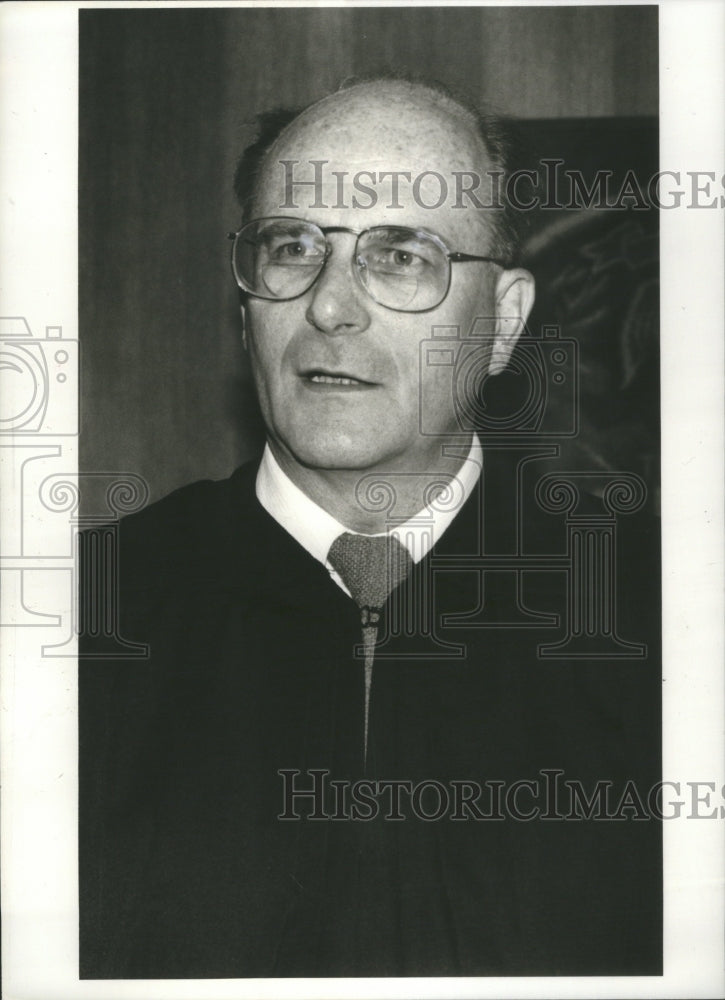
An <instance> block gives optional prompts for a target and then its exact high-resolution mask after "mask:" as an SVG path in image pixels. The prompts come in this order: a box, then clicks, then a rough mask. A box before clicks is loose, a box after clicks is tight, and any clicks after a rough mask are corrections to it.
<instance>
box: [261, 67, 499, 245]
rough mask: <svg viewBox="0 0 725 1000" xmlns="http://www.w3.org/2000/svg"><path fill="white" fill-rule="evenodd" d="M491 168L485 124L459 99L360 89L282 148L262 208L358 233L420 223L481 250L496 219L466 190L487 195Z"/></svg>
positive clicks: (269, 171)
mask: <svg viewBox="0 0 725 1000" xmlns="http://www.w3.org/2000/svg"><path fill="white" fill-rule="evenodd" d="M488 169H489V162H488V158H487V154H486V150H485V147H484V145H483V142H482V141H481V139H480V138H479V136H478V134H477V132H476V129H475V122H474V121H473V119H472V117H471V116H470V115H469V114H468V113H467V112H465V111H464V109H462V108H458V106H457V105H455V104H453V102H450V101H443V102H441V101H438V100H436V99H435V98H434V97H432V96H429V95H427V94H425V93H424V92H417V91H415V90H413V89H411V88H407V89H406V88H405V87H403V88H396V87H395V86H392V87H378V88H369V89H368V88H365V87H361V88H353V90H352V91H350V92H342V93H340V94H335V95H333V96H332V97H330V98H328V99H326V100H324V101H322V102H320V103H319V104H317V105H314V106H313V107H312V108H310V109H309V110H308V111H307V112H305V113H304V114H303V115H302V116H301V117H300V118H298V119H297V120H295V121H294V122H293V123H292V125H291V126H289V127H288V128H287V129H286V130H285V132H284V133H283V134H282V136H281V137H280V138H279V139H278V140H277V141H276V142H275V144H274V145H273V146H272V148H271V149H270V151H269V152H268V153H267V155H266V157H265V160H264V162H263V164H262V169H261V170H260V173H259V178H258V181H257V186H256V191H255V198H254V202H253V212H254V215H256V216H263V215H294V216H299V217H301V218H308V219H312V220H314V221H316V222H318V223H319V224H321V225H323V226H328V225H345V226H349V227H350V228H355V229H364V228H368V227H370V226H374V225H380V224H397V225H411V226H417V227H422V228H427V229H430V230H432V231H434V232H437V233H439V235H441V236H442V237H443V238H444V239H448V240H453V241H457V242H460V241H461V240H463V241H466V243H467V244H470V243H471V241H472V240H475V241H476V244H475V245H476V246H478V247H480V244H481V238H482V236H484V237H487V236H488V233H489V229H490V223H489V220H487V219H486V213H485V211H484V210H482V209H480V208H477V207H476V206H475V204H474V203H473V202H472V200H471V199H469V198H468V197H466V196H465V195H462V193H461V192H462V189H469V188H470V187H471V186H472V185H475V184H478V185H479V194H480V192H483V191H484V190H485V186H486V184H487V183H488V182H489V179H488V177H487V171H488ZM481 200H485V197H484V196H482V197H481ZM465 248H466V247H465V246H457V247H456V249H465Z"/></svg>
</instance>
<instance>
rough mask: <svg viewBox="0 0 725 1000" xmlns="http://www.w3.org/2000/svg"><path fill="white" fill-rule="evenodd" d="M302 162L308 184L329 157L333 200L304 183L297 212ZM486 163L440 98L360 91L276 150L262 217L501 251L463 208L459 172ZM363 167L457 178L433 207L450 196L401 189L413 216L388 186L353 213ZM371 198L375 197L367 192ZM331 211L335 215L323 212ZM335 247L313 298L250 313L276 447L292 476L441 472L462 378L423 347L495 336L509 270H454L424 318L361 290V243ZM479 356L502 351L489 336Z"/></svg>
mask: <svg viewBox="0 0 725 1000" xmlns="http://www.w3.org/2000/svg"><path fill="white" fill-rule="evenodd" d="M290 160H294V161H297V163H296V164H295V165H294V177H295V179H298V178H302V179H306V180H309V179H311V178H312V177H313V167H312V166H311V165H310V161H312V160H326V161H327V163H326V164H325V165H324V168H323V173H322V179H323V197H322V198H321V199H320V198H319V190H316V189H315V188H313V187H312V186H301V185H299V186H296V187H295V188H294V190H293V199H294V208H290V207H284V206H285V205H286V204H287V206H288V205H289V201H288V200H287V199H288V194H289V192H288V191H287V190H286V189H285V168H284V167H283V165H282V162H281V161H290ZM483 162H484V163H485V161H483ZM481 164H482V150H481V148H480V147H479V145H478V141H477V139H476V138H475V136H474V135H472V134H471V130H470V128H468V127H467V126H466V125H465V124H464V123H463V122H462V121H460V120H457V119H456V118H455V117H451V116H450V115H448V114H444V113H443V112H441V111H440V110H438V109H437V108H436V107H435V106H433V105H432V104H430V103H429V102H427V101H422V100H420V99H418V100H417V101H413V102H412V103H411V101H410V98H408V100H407V101H406V100H404V99H403V96H402V95H401V93H400V92H399V91H396V90H393V91H391V92H389V93H385V91H384V89H383V90H382V91H381V89H380V85H378V88H377V90H374V89H371V88H360V89H359V90H357V89H356V90H355V91H350V92H344V93H343V94H339V95H335V96H334V97H333V98H330V99H328V100H327V101H326V102H323V104H321V105H318V106H317V107H316V108H315V109H314V110H313V111H312V112H308V113H307V115H305V116H304V117H303V118H302V119H301V120H299V121H298V122H297V123H295V124H294V125H293V126H292V128H291V129H290V130H289V131H288V132H287V134H286V135H285V136H283V137H282V139H281V140H280V141H278V142H277V144H276V145H275V147H274V148H273V150H272V151H271V153H270V154H269V155H268V157H267V160H266V162H265V166H264V168H263V171H262V175H261V178H260V181H259V183H258V187H257V192H256V197H255V202H254V210H253V214H254V217H255V218H262V217H268V216H292V217H295V218H299V219H304V220H307V221H310V222H314V223H316V224H317V225H319V226H320V227H321V228H326V227H331V226H341V227H348V228H350V229H353V230H355V231H361V230H365V229H369V228H371V227H374V226H383V225H387V226H390V225H394V226H409V227H411V228H419V229H420V228H422V229H425V230H428V231H430V232H433V233H435V234H436V235H437V236H439V237H440V238H442V240H443V241H444V242H445V244H446V245H447V247H448V248H449V250H452V251H463V252H466V253H471V254H476V255H488V254H490V253H491V232H490V227H489V222H488V220H487V219H486V218H485V212H482V211H481V210H480V209H478V210H476V209H475V208H473V207H467V208H465V209H455V208H454V207H453V203H454V197H453V190H454V176H453V171H456V170H458V171H461V170H465V171H471V170H479V171H480V170H481V169H482V166H481ZM286 169H287V170H289V167H288V168H286ZM360 171H374V172H375V173H376V175H377V176H379V175H380V172H382V171H407V172H409V173H411V174H412V176H413V178H415V177H416V176H417V175H419V174H421V173H423V172H425V171H436V172H437V173H438V174H440V175H442V176H443V177H445V178H446V179H447V182H448V187H449V196H448V198H447V199H446V200H445V202H444V204H442V205H441V206H440V207H438V208H435V209H429V208H426V207H424V205H425V204H434V203H435V202H436V200H439V196H440V190H441V189H440V184H439V182H438V181H437V180H436V179H434V178H432V177H429V178H427V179H426V180H427V182H428V183H426V182H425V181H424V182H423V184H422V186H421V187H420V189H419V190H418V191H417V192H415V196H414V190H413V189H412V186H411V185H410V184H405V183H404V182H402V181H401V185H400V191H399V196H398V200H399V203H400V205H401V206H402V207H398V208H390V207H389V205H390V202H391V197H390V186H389V182H388V186H381V185H378V194H379V196H378V199H377V204H375V205H374V206H372V207H369V208H365V207H354V205H353V200H352V196H353V194H354V193H355V192H354V191H353V190H352V178H353V177H354V175H355V174H357V173H358V172H360ZM340 176H342V177H343V178H344V179H343V181H342V183H343V185H344V194H343V197H342V198H340V196H339V194H340V188H339V185H340V183H341V181H340ZM358 200H359V201H361V202H363V203H364V204H367V203H368V201H369V200H370V199H367V198H362V197H360V193H359V192H358ZM320 201H321V202H322V203H323V204H324V205H325V206H326V207H316V202H317V206H319V204H320ZM340 204H343V205H344V206H345V207H343V208H340V207H337V206H338V205H340ZM333 206H335V207H333ZM328 239H329V241H330V245H331V246H332V248H333V249H332V255H331V257H330V258H329V259H328V261H327V264H326V266H325V268H324V270H323V272H322V274H321V275H320V276H319V278H318V279H317V281H316V283H315V284H314V285H313V286H312V288H310V289H309V290H308V291H307V292H306V293H304V294H303V295H301V296H300V297H298V298H296V299H293V300H291V301H285V302H272V301H267V300H261V299H255V298H253V297H252V298H250V299H249V301H248V304H247V307H246V312H247V334H246V335H247V346H248V349H249V353H250V358H251V364H252V369H253V373H254V378H255V383H256V386H257V391H258V395H259V400H260V405H261V409H262V413H263V416H264V419H265V423H266V425H267V430H268V435H269V440H270V444H271V446H272V449H273V451H274V452H275V454H276V455H277V457H278V459H279V460H280V461H281V463H282V464H283V466H284V467H287V468H288V469H289V468H290V462H291V463H293V464H294V463H296V464H299V465H303V466H306V467H308V468H313V469H325V470H334V469H355V470H361V471H362V470H368V471H369V470H377V471H405V472H413V471H415V472H422V471H425V470H435V469H436V467H437V464H439V459H440V455H441V444H442V443H443V442H444V441H445V440H446V436H448V435H450V434H451V433H455V432H456V431H459V421H458V419H457V413H456V405H455V399H454V392H453V388H452V370H451V369H450V368H441V367H429V366H427V365H425V364H421V343H422V342H423V341H425V340H428V339H429V338H431V335H432V329H433V328H434V327H448V328H457V329H458V330H459V331H460V336H462V337H465V336H467V335H468V333H469V331H470V330H471V329H472V326H473V324H474V322H476V320H479V321H480V320H481V318H483V320H484V321H485V322H484V323H483V324H481V322H479V325H478V327H477V329H478V330H481V329H486V330H488V331H489V333H490V334H491V335H493V333H494V329H495V316H496V312H497V304H498V300H499V299H500V294H499V291H498V285H499V282H500V279H501V275H502V271H501V269H500V268H499V267H497V266H496V265H493V264H490V263H478V262H474V263H470V262H469V263H456V264H453V265H452V275H451V284H450V290H449V292H448V295H447V297H446V298H445V299H444V301H443V302H442V303H441V304H440V305H438V306H437V307H436V308H434V309H432V310H430V311H428V312H424V313H405V312H395V311H392V310H391V309H388V308H386V307H384V306H382V305H379V304H378V303H377V302H375V301H374V300H373V299H372V298H371V297H370V296H369V295H368V294H367V292H366V291H365V290H364V288H363V287H362V286H361V284H360V282H359V280H358V278H357V276H356V274H355V268H354V265H353V260H352V258H353V251H354V246H355V237H354V236H353V235H350V234H349V233H334V234H330V235H329V236H328ZM507 273H508V274H509V275H510V274H511V273H512V272H507ZM487 344H488V346H487ZM480 350H481V351H484V352H489V353H490V341H489V339H488V338H485V341H483V342H481V347H480ZM487 363H488V358H485V359H482V365H481V366H477V367H479V369H480V370H481V371H483V370H485V366H486V364H487ZM421 402H422V403H423V404H424V406H425V431H426V433H425V434H423V433H421V415H420V410H421ZM436 435H440V436H436Z"/></svg>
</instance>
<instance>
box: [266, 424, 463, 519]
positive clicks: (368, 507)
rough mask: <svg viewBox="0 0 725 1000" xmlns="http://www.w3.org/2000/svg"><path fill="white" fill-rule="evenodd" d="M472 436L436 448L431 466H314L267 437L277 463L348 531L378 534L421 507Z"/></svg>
mask: <svg viewBox="0 0 725 1000" xmlns="http://www.w3.org/2000/svg"><path fill="white" fill-rule="evenodd" d="M472 438H473V435H471V438H470V439H469V440H468V441H467V442H464V443H461V444H458V445H456V446H453V447H450V448H445V449H443V448H442V449H440V452H439V454H438V455H437V457H436V459H435V462H434V463H433V462H431V463H430V464H431V467H432V468H434V469H435V471H433V472H418V471H411V470H407V469H401V468H400V467H397V468H396V467H393V466H390V467H387V466H375V467H373V468H369V469H313V468H309V467H307V466H304V465H301V464H300V463H299V462H297V461H295V459H294V458H293V457H292V456H291V455H289V453H288V452H286V451H285V450H284V449H282V448H280V447H278V446H277V445H276V443H275V442H273V441H269V446H270V448H271V450H272V454H273V455H274V457H275V459H276V460H277V462H278V463H279V466H280V468H281V469H282V470H283V471H284V472H285V473H286V475H287V476H289V478H290V479H291V480H292V482H293V483H294V484H295V486H297V487H298V488H299V489H301V490H302V492H303V493H305V494H306V495H307V496H308V497H309V498H310V500H312V501H314V503H316V504H317V505H318V506H319V507H322V509H323V510H326V511H327V513H328V514H331V515H332V517H334V518H335V520H337V521H339V522H340V524H342V525H344V526H345V527H346V528H349V529H350V530H351V531H359V532H362V533H364V534H376V533H378V532H382V531H385V530H386V529H388V528H389V527H390V523H391V520H392V519H394V520H395V522H396V523H402V522H403V521H407V520H408V519H409V518H411V517H413V516H414V515H415V514H417V513H418V512H419V511H420V510H422V509H423V508H424V507H425V506H426V504H427V503H430V501H431V500H432V499H433V498H434V496H435V495H436V493H437V491H438V488H440V489H444V488H445V487H446V485H447V484H448V483H450V481H451V480H452V479H453V478H454V477H455V476H456V474H457V473H458V472H459V471H460V469H461V467H462V465H463V463H464V462H465V460H466V458H467V456H468V453H469V451H470V449H471V441H472Z"/></svg>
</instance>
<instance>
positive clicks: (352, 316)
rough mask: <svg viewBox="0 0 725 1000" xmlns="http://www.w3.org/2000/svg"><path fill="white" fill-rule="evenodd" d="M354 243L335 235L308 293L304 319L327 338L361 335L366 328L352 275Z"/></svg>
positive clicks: (365, 310)
mask: <svg viewBox="0 0 725 1000" xmlns="http://www.w3.org/2000/svg"><path fill="white" fill-rule="evenodd" d="M353 246H354V240H353V239H352V238H350V237H348V238H345V237H340V236H338V237H337V238H336V241H335V247H334V249H333V251H332V253H331V254H330V256H329V257H328V260H327V263H326V264H325V267H324V268H323V271H322V274H320V276H319V278H318V279H317V281H316V282H315V284H314V285H313V286H312V289H311V290H310V301H309V305H308V306H307V311H306V313H305V316H306V317H307V321H308V323H310V324H311V325H312V326H314V327H315V328H316V329H317V330H321V331H322V332H323V333H326V334H328V335H329V336H341V335H342V334H350V333H362V331H363V330H366V329H367V328H368V326H369V325H370V313H369V312H368V307H367V302H366V301H365V300H366V298H367V296H366V294H365V292H364V291H363V289H362V288H361V286H360V284H359V282H358V280H357V277H356V275H355V274H354V273H353V266H354V265H353V263H352V260H351V256H352V254H351V252H350V251H351V250H352V247H353Z"/></svg>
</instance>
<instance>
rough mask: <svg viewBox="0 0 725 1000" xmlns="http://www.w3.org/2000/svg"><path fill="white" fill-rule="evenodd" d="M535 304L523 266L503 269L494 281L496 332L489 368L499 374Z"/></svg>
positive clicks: (532, 285)
mask: <svg viewBox="0 0 725 1000" xmlns="http://www.w3.org/2000/svg"><path fill="white" fill-rule="evenodd" d="M533 304H534V277H533V275H532V274H530V273H529V272H528V271H525V270H524V269H523V268H522V267H514V268H511V270H508V271H503V272H502V273H501V274H500V275H499V277H498V280H497V282H496V332H495V334H494V338H493V347H492V349H491V360H490V362H489V365H488V370H489V373H490V374H491V375H498V373H499V372H502V371H503V370H504V368H505V367H506V365H507V364H508V362H509V358H510V357H511V352H512V351H513V349H514V347H515V346H516V341H517V340H518V339H519V337H520V336H521V331H522V330H523V328H524V324H525V323H526V320H527V319H528V316H529V313H530V312H531V307H532V306H533Z"/></svg>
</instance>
